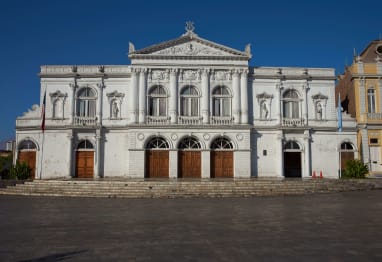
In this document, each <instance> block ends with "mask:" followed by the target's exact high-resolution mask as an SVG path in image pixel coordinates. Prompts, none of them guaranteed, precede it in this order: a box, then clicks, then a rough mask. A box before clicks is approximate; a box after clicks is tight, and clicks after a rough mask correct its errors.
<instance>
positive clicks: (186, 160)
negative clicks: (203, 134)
mask: <svg viewBox="0 0 382 262" xmlns="http://www.w3.org/2000/svg"><path fill="white" fill-rule="evenodd" d="M200 159H201V152H200V151H179V153H178V163H179V165H178V172H179V173H178V177H183V178H200V177H201V164H200V162H201V161H200Z"/></svg>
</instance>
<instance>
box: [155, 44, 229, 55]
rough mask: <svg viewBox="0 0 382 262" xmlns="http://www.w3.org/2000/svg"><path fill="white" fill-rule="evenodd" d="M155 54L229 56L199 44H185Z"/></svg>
mask: <svg viewBox="0 0 382 262" xmlns="http://www.w3.org/2000/svg"><path fill="white" fill-rule="evenodd" d="M153 54H158V55H176V56H206V55H209V56H211V55H212V56H223V55H227V54H226V53H224V52H222V51H220V50H217V49H213V48H211V47H207V46H203V45H200V44H197V43H195V42H194V43H185V44H182V45H178V46H173V47H170V48H166V49H163V50H160V51H157V52H155V53H153Z"/></svg>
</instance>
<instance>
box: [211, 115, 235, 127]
mask: <svg viewBox="0 0 382 262" xmlns="http://www.w3.org/2000/svg"><path fill="white" fill-rule="evenodd" d="M210 124H211V125H232V124H233V117H232V116H211V121H210Z"/></svg>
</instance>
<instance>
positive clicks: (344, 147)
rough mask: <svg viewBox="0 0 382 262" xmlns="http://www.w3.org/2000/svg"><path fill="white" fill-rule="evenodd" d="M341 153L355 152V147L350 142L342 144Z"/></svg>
mask: <svg viewBox="0 0 382 262" xmlns="http://www.w3.org/2000/svg"><path fill="white" fill-rule="evenodd" d="M341 151H354V148H353V145H352V144H351V143H349V142H344V143H342V144H341Z"/></svg>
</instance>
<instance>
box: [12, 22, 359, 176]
mask: <svg viewBox="0 0 382 262" xmlns="http://www.w3.org/2000/svg"><path fill="white" fill-rule="evenodd" d="M186 30H187V32H186V33H185V34H183V35H182V36H180V37H179V38H176V39H174V40H170V41H167V42H163V43H160V44H156V45H153V46H150V47H147V48H143V49H140V50H135V47H134V45H133V44H131V43H130V46H129V58H130V60H131V65H105V66H90V65H89V66H42V67H41V72H40V78H41V93H40V97H41V105H42V104H43V101H44V94H46V100H45V101H46V106H45V108H46V113H45V116H46V119H45V132H44V133H43V132H42V131H41V128H40V125H41V113H40V106H38V105H34V106H33V107H32V109H31V110H30V111H29V112H27V113H25V114H24V116H22V117H19V118H17V124H16V145H17V157H18V159H24V160H26V161H29V163H30V165H31V166H32V167H33V168H34V170H35V173H34V176H35V177H37V178H53V177H70V176H75V177H113V176H127V177H140V178H143V177H167V178H168V177H169V178H177V177H196V178H198V177H202V178H209V177H250V176H258V177H262V176H273V177H284V176H285V177H309V176H311V174H312V172H313V171H315V172H317V174H318V172H320V171H322V173H323V175H324V176H325V177H333V178H336V177H338V170H339V161H340V152H342V151H343V152H342V153H344V154H349V152H350V154H351V155H352V156H353V157H354V156H356V155H357V154H358V152H357V146H356V128H355V121H353V120H351V119H347V120H346V119H345V120H344V122H343V126H344V128H343V132H342V133H341V134H340V133H338V132H337V110H336V107H335V97H334V87H335V74H334V69H325V68H289V67H283V68H278V67H249V65H248V61H249V60H250V58H251V50H250V46H249V45H247V46H246V48H245V51H244V52H242V51H238V50H235V49H232V48H229V47H226V46H223V45H220V44H217V43H214V42H211V41H208V40H205V39H203V38H200V37H199V36H197V35H196V34H195V33H194V31H193V26H192V24H188V25H187V27H186ZM341 145H342V148H343V149H344V150H342V151H341Z"/></svg>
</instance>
